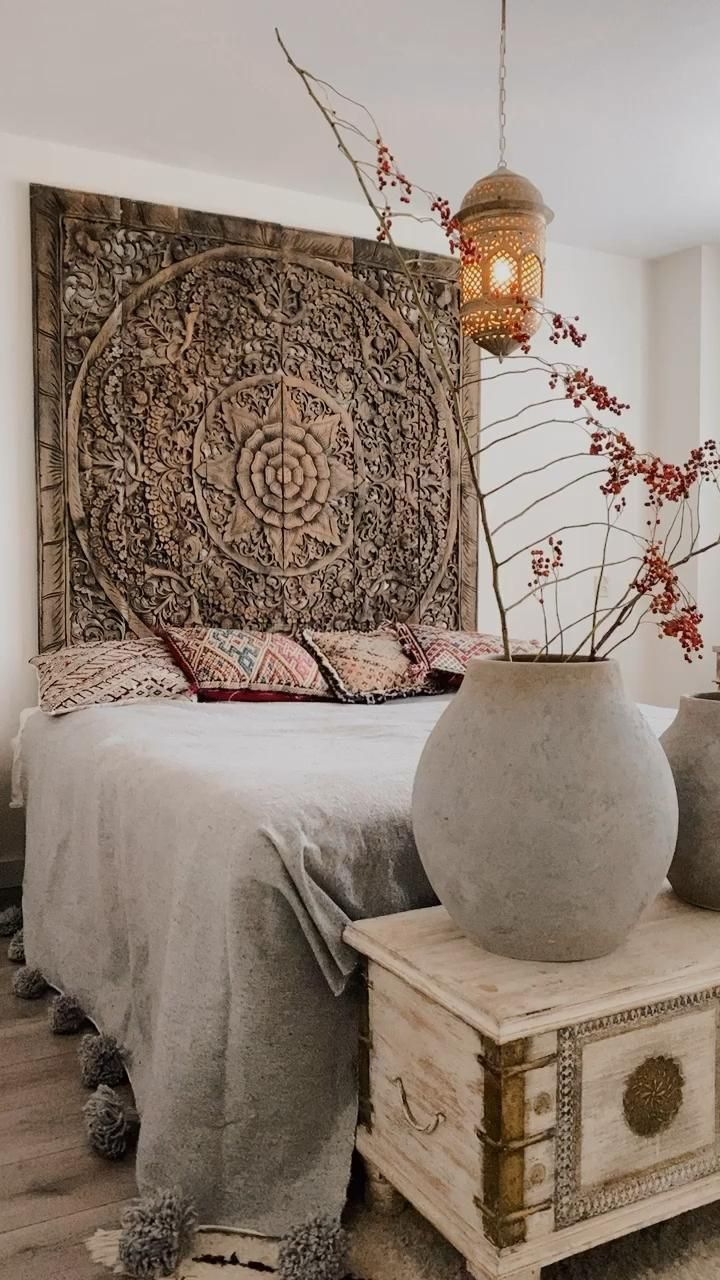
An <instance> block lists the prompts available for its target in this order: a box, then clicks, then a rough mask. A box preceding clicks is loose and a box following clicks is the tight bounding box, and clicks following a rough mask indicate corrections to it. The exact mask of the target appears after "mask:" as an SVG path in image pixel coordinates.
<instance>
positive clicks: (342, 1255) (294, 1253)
mask: <svg viewBox="0 0 720 1280" xmlns="http://www.w3.org/2000/svg"><path fill="white" fill-rule="evenodd" d="M347 1252H348V1238H347V1235H346V1233H345V1231H343V1228H342V1227H341V1226H340V1223H339V1221H338V1219H337V1218H325V1217H318V1218H311V1219H310V1220H309V1222H305V1223H303V1225H302V1226H300V1227H296V1228H295V1229H294V1231H290V1232H289V1233H288V1235H286V1236H284V1237H283V1239H282V1240H281V1242H280V1251H279V1253H278V1276H279V1277H280V1280H342V1277H343V1276H345V1275H346V1273H347Z"/></svg>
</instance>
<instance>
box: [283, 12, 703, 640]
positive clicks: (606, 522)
mask: <svg viewBox="0 0 720 1280" xmlns="http://www.w3.org/2000/svg"><path fill="white" fill-rule="evenodd" d="M278 40H279V42H280V45H281V47H282V49H283V51H284V53H285V56H286V58H287V60H288V62H289V64H290V66H291V67H292V68H293V70H294V71H295V72H296V73H297V75H298V76H299V77H300V79H301V80H302V82H303V84H304V86H305V88H306V90H307V92H308V94H309V95H310V98H311V99H312V101H313V103H314V104H315V106H316V107H317V108H318V110H319V111H320V112H321V114H322V115H323V117H324V119H325V121H326V123H327V124H328V126H329V128H330V129H331V131H332V133H333V136H334V139H335V142H336V144H337V146H338V149H339V150H340V152H341V154H342V155H343V157H344V158H345V159H346V161H347V162H348V164H349V165H350V166H351V168H352V170H353V172H354V174H355V177H356V179H357V182H358V185H359V187H360V190H361V192H362V195H363V198H364V200H365V201H366V203H367V205H368V206H369V207H370V209H371V210H372V212H373V215H374V218H375V222H376V228H377V231H376V235H377V240H378V241H379V242H383V243H385V244H387V245H388V247H389V248H390V249H391V250H392V251H393V253H394V254H395V260H396V263H397V269H398V271H399V272H401V273H403V274H404V275H405V277H406V282H407V285H408V289H409V292H410V295H411V296H412V298H413V302H414V310H415V312H416V314H417V317H418V324H420V325H422V329H423V333H424V334H426V335H427V338H428V342H429V349H430V353H431V355H432V357H433V361H434V364H435V367H436V373H437V376H438V378H439V380H440V382H441V384H442V387H443V391H444V393H445V396H446V399H447V403H448V405H449V407H450V411H451V413H452V415H453V418H454V422H455V426H456V429H457V433H458V437H459V439H460V440H461V442H462V445H463V448H464V450H465V454H466V461H467V465H468V471H469V474H470V478H471V481H472V484H473V487H474V490H475V493H476V495H477V499H478V507H479V512H480V523H481V527H482V532H483V536H484V539H485V545H486V549H487V553H488V556H489V560H490V565H491V570H492V584H493V591H494V595H495V600H496V603H497V607H498V613H499V616H500V625H501V630H502V635H503V643H504V651H505V656H506V657H510V643H509V640H508V635H509V632H508V621H507V619H508V614H509V613H510V611H511V610H512V609H514V608H516V607H517V606H518V605H520V604H522V603H523V601H524V600H525V599H528V598H534V599H536V600H537V601H538V602H539V604H540V605H541V607H542V610H543V620H544V623H545V634H546V645H545V648H546V649H547V650H548V651H550V650H551V649H552V646H553V645H554V644H557V645H558V646H559V652H560V654H563V655H565V656H567V657H570V656H572V655H573V654H577V653H585V654H587V656H589V657H590V658H597V657H600V656H603V655H604V654H605V653H608V652H611V651H612V649H613V648H615V647H617V644H618V643H621V642H622V641H623V640H625V639H627V638H629V636H630V635H632V634H634V631H635V630H637V627H638V625H639V623H640V622H641V621H642V620H643V618H647V619H648V620H650V621H652V622H654V623H655V624H656V626H657V628H658V631H659V634H660V635H661V636H669V637H672V638H674V639H676V640H677V641H678V643H679V644H680V647H681V649H682V651H683V654H684V657H685V658H686V660H687V661H690V660H691V659H692V657H693V656H695V655H697V654H699V653H700V652H701V651H702V638H701V635H700V630H699V628H700V623H701V622H702V615H701V613H700V611H699V610H698V608H697V605H696V604H695V602H694V600H693V599H692V598H691V596H690V595H689V593H688V591H687V589H686V588H685V586H684V585H683V583H682V580H681V570H682V568H683V566H685V565H687V564H688V563H689V562H690V561H691V560H692V559H693V558H694V557H695V556H698V555H700V554H703V553H704V552H706V551H708V550H710V549H711V548H713V547H716V546H719V545H720V531H719V532H718V535H717V536H716V537H715V538H714V539H712V540H711V541H710V542H707V543H706V544H705V545H702V546H701V545H700V539H699V511H700V505H699V493H700V489H701V486H702V485H708V484H711V485H714V486H715V487H716V488H717V489H718V492H719V493H720V452H719V450H718V445H717V443H716V442H715V441H714V440H706V441H705V443H704V444H703V445H701V446H698V447H697V448H695V449H693V450H692V451H691V453H690V456H689V457H688V458H687V459H686V460H685V461H684V462H682V463H673V462H667V461H665V460H664V459H662V458H659V457H657V456H656V455H654V454H652V453H648V452H640V451H639V450H638V449H637V448H636V446H635V445H634V444H633V442H632V440H631V439H630V438H629V436H628V435H627V433H626V432H625V431H623V430H619V429H618V428H617V427H615V426H614V425H612V424H611V423H610V422H609V421H608V420H607V419H613V418H615V419H617V418H620V417H622V416H623V415H624V414H625V413H627V411H628V410H629V408H630V406H629V405H628V404H627V403H626V402H625V401H622V400H620V399H619V398H618V396H616V395H615V394H613V393H612V392H611V391H610V390H609V388H608V387H607V386H606V385H605V384H604V383H603V382H600V381H599V380H598V379H596V378H595V376H594V374H593V373H591V371H590V369H589V368H588V367H587V366H583V367H579V366H576V365H573V364H572V363H567V362H562V361H558V362H554V360H548V359H546V358H544V357H543V356H542V355H541V354H539V353H538V349H537V345H536V344H537V342H538V334H540V335H542V336H544V338H545V341H546V343H547V345H548V346H549V347H550V348H557V347H560V346H561V344H566V345H567V346H569V347H571V348H574V349H579V348H581V347H583V346H584V344H585V342H586V338H587V334H586V333H585V332H584V331H583V330H582V329H581V328H580V319H579V317H578V316H572V317H568V316H564V315H562V314H561V313H560V312H557V311H552V310H549V309H547V308H545V307H544V306H543V305H542V303H539V302H536V301H531V302H528V300H527V299H526V298H522V297H518V298H517V299H515V332H514V334H513V335H512V336H513V337H514V338H515V341H516V343H517V346H518V347H519V353H518V354H517V355H515V356H510V357H507V358H506V360H505V362H504V363H503V366H502V368H500V369H499V370H497V371H490V370H494V366H493V365H492V364H490V369H488V362H489V357H486V358H485V360H484V361H483V370H484V377H485V378H486V379H487V380H488V383H489V382H490V380H493V379H496V378H512V377H514V376H515V375H523V376H525V375H527V377H528V378H530V377H532V376H534V375H538V374H540V375H542V376H543V377H544V378H545V380H546V382H545V385H546V386H547V387H548V390H549V392H550V399H547V398H543V399H540V400H537V399H533V400H528V401H526V402H524V403H522V404H521V407H519V408H518V410H517V412H515V413H512V414H509V415H507V416H505V417H502V418H498V419H496V420H495V421H490V422H483V423H482V424H481V443H480V444H479V445H478V446H475V445H474V444H473V443H472V442H471V438H470V437H469V435H468V430H467V425H466V423H465V421H464V417H463V400H462V397H461V388H460V387H459V386H458V381H457V375H456V372H455V364H454V363H453V361H452V360H449V359H448V344H447V324H446V317H443V320H442V326H443V329H442V332H440V327H439V322H438V321H437V318H436V317H435V316H434V314H433V313H431V311H430V310H429V309H428V306H427V302H426V288H425V283H426V282H425V281H424V279H423V274H422V271H423V268H422V265H421V264H418V260H417V259H415V258H412V257H410V256H409V255H408V254H406V253H403V252H402V250H401V249H400V248H399V246H398V244H397V243H396V241H395V224H396V221H397V220H398V219H399V218H409V219H412V220H414V221H415V222H417V223H422V224H425V223H430V224H431V225H434V226H435V227H436V228H437V229H438V230H439V231H440V232H441V233H442V235H443V236H444V238H445V242H446V244H447V247H448V250H449V253H450V254H451V255H453V256H458V257H459V258H460V260H461V262H462V265H463V266H464V267H466V266H468V265H471V264H473V263H476V262H478V261H479V260H480V259H479V255H478V249H477V246H476V243H475V241H473V240H472V239H471V238H470V237H468V236H467V235H466V234H465V233H464V232H463V231H462V229H461V227H460V225H459V223H458V220H457V218H456V216H455V215H454V214H453V211H452V205H451V203H450V201H449V200H447V199H446V198H445V197H444V196H440V195H438V194H437V193H435V192H433V191H431V190H428V189H427V188H425V187H421V186H419V185H418V184H417V183H415V182H413V181H411V179H410V178H409V177H408V176H407V174H406V173H405V172H404V170H403V169H401V167H400V165H399V164H398V162H397V160H396V157H395V155H394V153H393V152H392V151H391V150H390V147H389V146H388V144H387V143H386V141H385V140H384V138H383V135H382V131H381V130H380V128H379V126H378V125H377V123H376V121H375V120H374V117H373V116H372V115H371V114H370V112H368V111H367V109H366V108H365V107H363V106H362V105H361V104H360V103H353V102H352V100H351V99H349V98H347V97H346V96H345V95H344V94H340V93H338V91H337V90H333V89H332V86H330V85H328V84H327V82H326V81H322V80H319V79H317V78H316V77H315V76H313V75H312V74H311V73H310V72H309V71H306V70H303V69H302V68H301V67H299V66H298V65H297V63H296V62H295V61H294V60H293V58H292V57H291V55H290V53H289V52H288V50H287V48H286V46H285V45H284V44H283V42H282V40H281V38H280V36H279V34H278ZM334 103H337V110H336V108H335V105H334ZM348 103H351V105H352V106H353V107H354V108H355V109H356V110H357V113H358V118H357V119H353V120H347V119H345V118H344V116H343V112H344V111H347V104H348ZM368 121H369V122H370V124H368ZM357 146H361V147H363V148H366V152H365V154H364V155H356V154H355V153H354V150H353V148H355V147H357ZM514 385H517V384H514ZM548 406H551V407H550V408H548ZM563 410H564V413H563ZM568 413H569V414H570V416H565V415H567V414H568ZM549 415H552V416H549ZM603 415H604V417H603ZM507 423H512V424H513V426H512V428H511V429H509V430H507V431H506V432H505V434H500V435H498V434H496V432H497V431H498V429H500V430H505V424H507ZM558 427H560V428H561V429H562V430H563V431H565V429H567V431H568V432H570V431H573V432H577V433H580V447H579V451H578V452H577V453H569V452H568V451H567V449H565V448H563V449H561V450H557V449H554V448H550V456H549V458H548V460H547V461H545V462H542V463H540V464H539V465H537V466H532V467H530V468H529V469H526V468H525V467H520V466H518V467H516V468H515V469H514V471H513V472H512V474H511V475H510V477H509V478H508V479H507V480H505V481H503V483H500V484H496V485H495V486H493V487H490V488H489V489H488V491H487V492H485V491H484V490H483V486H482V484H481V480H480V476H479V474H478V468H477V459H478V457H479V456H480V455H481V454H482V453H483V451H484V450H485V449H489V448H491V447H495V446H497V445H499V444H503V443H510V442H514V441H515V440H516V438H517V437H523V438H527V435H528V433H530V432H540V431H545V433H546V434H547V435H548V440H550V441H551V440H554V439H555V438H556V437H555V436H554V435H553V434H552V431H551V429H553V430H555V429H557V428H558ZM535 438H536V439H538V440H540V439H542V437H535ZM513 447H514V448H517V453H516V454H514V455H513V457H518V458H520V457H522V456H523V451H522V447H518V446H515V445H513ZM583 456H586V457H587V458H588V460H592V463H593V464H594V465H593V467H588V468H587V469H582V468H580V470H579V471H578V473H577V474H574V475H572V476H571V478H569V479H566V480H565V481H564V482H563V483H561V484H559V485H557V484H555V483H554V482H553V483H550V484H548V485H547V486H546V487H545V486H543V487H542V488H541V491H540V492H539V493H538V494H537V496H536V497H535V498H534V500H533V501H532V502H530V503H529V504H527V505H525V506H524V507H521V508H520V509H518V510H516V511H512V512H511V513H510V514H508V513H507V500H508V495H509V492H510V491H511V487H512V486H513V485H514V484H516V483H517V482H520V481H525V482H526V483H527V480H528V478H529V477H531V476H536V475H549V476H552V475H553V468H554V467H559V466H561V465H565V464H567V463H568V462H569V461H570V460H572V459H578V462H580V461H581V460H582V457H583ZM581 483H587V484H588V485H590V484H592V490H593V491H594V493H595V497H596V501H597V502H598V504H599V513H598V515H597V517H596V516H595V515H594V514H592V513H591V512H589V514H588V518H587V519H583V520H580V521H578V522H577V523H572V524H571V523H567V518H566V521H565V522H563V520H562V518H561V519H560V521H559V523H558V522H557V521H556V522H555V523H554V527H553V528H552V529H550V530H549V531H548V530H547V525H546V524H545V530H544V531H543V532H542V533H539V532H537V533H536V535H535V537H533V538H532V540H531V541H529V542H528V543H527V545H524V546H521V547H519V548H517V549H515V550H513V551H510V552H508V553H507V554H503V555H502V557H501V555H500V553H499V551H498V546H497V535H498V533H499V532H500V531H501V530H502V531H506V530H507V529H508V527H509V526H512V525H513V524H514V522H516V521H519V520H521V519H522V520H525V521H527V520H528V519H529V518H531V517H534V516H535V515H537V517H538V519H540V518H543V521H544V522H545V520H546V519H547V517H544V516H543V513H544V511H545V510H546V509H547V508H546V507H545V505H544V504H545V503H547V502H549V501H552V500H558V499H559V500H562V495H563V494H564V493H565V492H566V491H567V490H569V489H570V488H571V487H573V486H574V485H579V484H581ZM583 492H585V490H583ZM588 492H590V490H588ZM501 502H502V503H503V504H504V505H503V506H502V507H500V509H499V515H498V518H497V521H496V523H495V525H494V527H493V523H492V521H493V519H494V518H495V516H494V512H495V510H497V505H496V504H498V503H501ZM491 506H492V508H493V513H492V514H491ZM633 511H637V512H638V514H639V515H640V517H641V520H642V527H641V530H637V529H635V528H632V527H628V524H627V523H626V522H628V521H629V523H630V524H632V520H631V513H632V512H633ZM643 513H644V514H643ZM571 519H572V517H571ZM621 520H622V521H623V523H622V524H621V523H620V522H621ZM571 530H573V531H579V530H582V531H583V532H584V534H586V535H587V536H588V538H589V537H590V534H589V533H588V531H589V530H593V531H600V533H599V536H600V544H601V551H600V553H599V556H600V558H599V562H598V563H597V564H596V563H594V562H592V561H594V559H595V557H594V556H591V557H590V559H591V563H588V564H586V565H584V566H583V567H581V568H579V569H573V571H572V572H568V571H567V570H566V567H565V562H564V554H563V552H564V538H563V536H562V535H563V534H565V533H566V532H570V531H571ZM503 536H505V534H503ZM618 539H621V540H622V548H623V549H624V551H625V552H627V551H628V549H629V554H623V555H622V556H621V557H620V558H619V559H614V560H611V559H610V558H609V557H610V555H611V554H612V551H611V547H612V545H614V544H615V542H617V540H618ZM528 552H529V555H530V580H529V581H528V583H527V594H526V595H524V596H521V597H520V598H519V599H518V600H515V601H513V602H512V603H510V604H508V603H507V601H506V599H505V590H504V585H503V573H504V572H505V571H506V570H507V568H508V566H509V565H511V564H512V562H513V561H514V560H515V559H516V558H517V557H520V556H524V555H526V554H527V553H528ZM626 564H630V565H632V566H633V567H632V568H631V569H630V570H629V572H628V575H627V577H626V579H625V583H626V585H625V587H624V588H623V589H621V590H620V592H619V595H618V599H617V600H616V601H615V602H614V603H612V604H607V605H602V606H601V602H600V584H601V583H602V582H603V581H604V574H605V570H606V568H610V567H613V566H620V565H626ZM591 572H593V573H595V574H596V575H597V577H596V585H595V589H594V592H593V595H594V600H593V603H592V606H591V608H590V609H589V611H588V612H585V613H584V614H583V615H582V616H581V617H580V618H575V619H574V620H573V621H572V622H571V623H570V624H567V625H563V624H562V622H561V620H560V611H559V604H560V594H561V587H562V585H563V584H564V583H565V582H567V581H569V580H570V579H571V578H573V579H577V578H580V577H582V575H583V574H589V573H591ZM550 584H552V586H553V596H554V601H555V612H556V615H557V626H558V629H557V632H556V634H555V635H554V636H549V635H548V626H547V617H546V613H545V598H544V593H545V591H546V589H547V587H548V585H550ZM629 628H631V630H629Z"/></svg>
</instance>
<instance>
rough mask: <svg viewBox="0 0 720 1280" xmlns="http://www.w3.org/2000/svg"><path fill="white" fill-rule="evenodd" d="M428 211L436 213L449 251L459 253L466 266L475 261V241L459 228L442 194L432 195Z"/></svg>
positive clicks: (447, 201) (448, 203)
mask: <svg viewBox="0 0 720 1280" xmlns="http://www.w3.org/2000/svg"><path fill="white" fill-rule="evenodd" d="M430 212H431V213H436V214H437V215H438V222H439V224H440V227H441V228H442V230H443V231H444V232H445V235H446V236H447V242H448V245H449V246H450V252H451V253H459V254H460V257H461V258H462V260H463V262H464V263H465V265H466V266H467V265H468V264H469V263H471V262H477V249H476V247H475V241H474V240H471V239H470V237H469V236H466V235H465V234H464V232H462V231H461V230H460V224H459V222H458V220H457V218H456V217H455V216H454V214H453V212H452V209H451V208H450V202H449V200H446V199H445V198H444V197H443V196H433V198H432V200H431V202H430Z"/></svg>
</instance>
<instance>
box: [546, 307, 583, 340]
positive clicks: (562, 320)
mask: <svg viewBox="0 0 720 1280" xmlns="http://www.w3.org/2000/svg"><path fill="white" fill-rule="evenodd" d="M579 321H580V317H579V316H573V319H572V320H568V319H567V318H566V317H565V316H561V315H560V314H559V313H558V312H557V311H556V312H555V314H554V315H553V317H552V320H551V325H552V331H551V333H550V341H551V342H552V343H553V345H554V346H557V345H558V343H559V342H560V341H561V340H562V341H563V342H568V341H570V342H572V344H573V346H574V347H581V346H582V345H583V343H584V342H585V341H586V340H587V334H586V333H580V330H579V329H578V328H577V325H578V323H579Z"/></svg>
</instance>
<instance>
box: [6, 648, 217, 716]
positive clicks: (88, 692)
mask: <svg viewBox="0 0 720 1280" xmlns="http://www.w3.org/2000/svg"><path fill="white" fill-rule="evenodd" d="M31 661H32V665H33V666H34V667H35V670H36V671H37V677H38V695H39V702H40V706H41V708H42V710H43V711H46V712H47V713H48V715H51V716H58V715H63V714H64V713H66V712H68V711H81V710H82V708H83V707H93V706H99V705H102V704H104V703H111V702H112V703H130V702H144V701H146V700H149V699H159V698H185V699H191V698H193V696H194V695H193V690H192V687H191V685H190V684H189V682H188V680H187V679H186V677H185V676H184V675H183V673H182V671H179V670H178V668H177V666H176V665H175V663H174V662H173V660H172V658H171V657H170V654H169V653H168V651H167V649H166V648H165V645H164V644H163V642H162V640H158V639H156V638H155V637H153V636H150V637H148V638H147V639H140V638H134V639H132V640H98V641H96V642H93V643H91V644H76V645H72V646H70V647H69V648H67V649H57V650H56V651H55V652H54V653H41V654H39V655H38V657H37V658H32V659H31Z"/></svg>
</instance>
